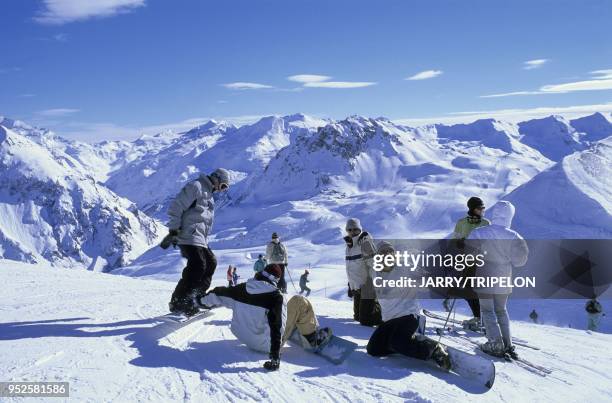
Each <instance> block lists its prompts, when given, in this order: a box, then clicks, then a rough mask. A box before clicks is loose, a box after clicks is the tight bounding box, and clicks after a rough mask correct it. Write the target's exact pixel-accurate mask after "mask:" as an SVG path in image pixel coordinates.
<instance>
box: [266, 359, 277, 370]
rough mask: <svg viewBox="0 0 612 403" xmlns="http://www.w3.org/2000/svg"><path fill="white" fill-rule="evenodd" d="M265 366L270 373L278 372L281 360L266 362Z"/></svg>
mask: <svg viewBox="0 0 612 403" xmlns="http://www.w3.org/2000/svg"><path fill="white" fill-rule="evenodd" d="M263 366H264V368H265V369H267V370H268V371H276V370H278V367H280V360H279V359H271V360H270V361H266V362H264V365H263Z"/></svg>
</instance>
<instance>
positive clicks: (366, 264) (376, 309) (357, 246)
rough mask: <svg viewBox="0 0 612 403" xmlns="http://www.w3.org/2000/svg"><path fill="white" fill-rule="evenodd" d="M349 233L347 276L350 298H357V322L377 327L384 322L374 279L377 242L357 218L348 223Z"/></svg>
mask: <svg viewBox="0 0 612 403" xmlns="http://www.w3.org/2000/svg"><path fill="white" fill-rule="evenodd" d="M346 232H347V236H345V237H344V242H345V243H346V258H345V259H346V275H347V277H348V282H349V295H351V296H352V298H353V319H355V320H356V321H358V322H359V323H361V324H362V325H364V326H376V325H378V324H379V323H380V322H381V321H382V319H381V314H380V305H379V304H378V302H377V301H376V294H375V292H374V286H373V284H372V278H371V276H370V268H371V267H372V265H373V258H374V254H375V253H376V247H375V246H374V240H373V239H372V237H371V236H370V234H368V233H367V232H365V231H363V230H362V228H361V222H360V221H359V219H357V218H350V219H349V220H348V221H347V222H346Z"/></svg>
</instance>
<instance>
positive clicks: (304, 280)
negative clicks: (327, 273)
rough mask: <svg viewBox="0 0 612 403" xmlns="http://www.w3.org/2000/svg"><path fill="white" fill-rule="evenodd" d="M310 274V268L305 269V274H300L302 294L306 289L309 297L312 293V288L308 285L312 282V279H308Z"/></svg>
mask: <svg viewBox="0 0 612 403" xmlns="http://www.w3.org/2000/svg"><path fill="white" fill-rule="evenodd" d="M308 274H310V272H309V271H308V270H304V274H302V275H301V276H300V294H302V293H303V292H304V291H306V296H307V297H308V296H309V295H310V291H311V290H310V288H309V287H308V286H307V285H306V283H309V282H310V280H308Z"/></svg>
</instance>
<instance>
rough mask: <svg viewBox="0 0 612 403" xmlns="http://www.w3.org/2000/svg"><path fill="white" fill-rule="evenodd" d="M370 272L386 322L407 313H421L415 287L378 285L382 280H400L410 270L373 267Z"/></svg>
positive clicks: (383, 318)
mask: <svg viewBox="0 0 612 403" xmlns="http://www.w3.org/2000/svg"><path fill="white" fill-rule="evenodd" d="M370 273H371V276H372V280H373V281H374V290H375V292H376V298H377V299H378V303H379V304H380V310H381V313H382V320H383V321H384V322H386V321H388V320H391V319H395V318H399V317H402V316H406V315H415V316H417V315H419V314H420V312H421V307H420V305H419V300H418V299H417V290H416V289H415V288H414V287H376V285H379V286H380V285H382V281H381V280H400V279H401V278H402V277H404V276H406V274H407V273H408V274H409V273H410V271H408V270H406V269H405V268H402V267H400V268H398V267H395V268H393V269H392V270H391V271H389V272H385V271H380V272H377V271H375V270H374V269H371V272H370Z"/></svg>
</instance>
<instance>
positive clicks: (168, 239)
mask: <svg viewBox="0 0 612 403" xmlns="http://www.w3.org/2000/svg"><path fill="white" fill-rule="evenodd" d="M177 236H178V231H177V230H175V229H174V230H172V229H171V230H170V231H169V232H168V235H166V236H165V237H164V239H162V241H161V243H160V244H159V246H161V248H162V249H168V248H169V247H170V245H172V246H173V247H174V248H176V243H177V239H176V237H177Z"/></svg>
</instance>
